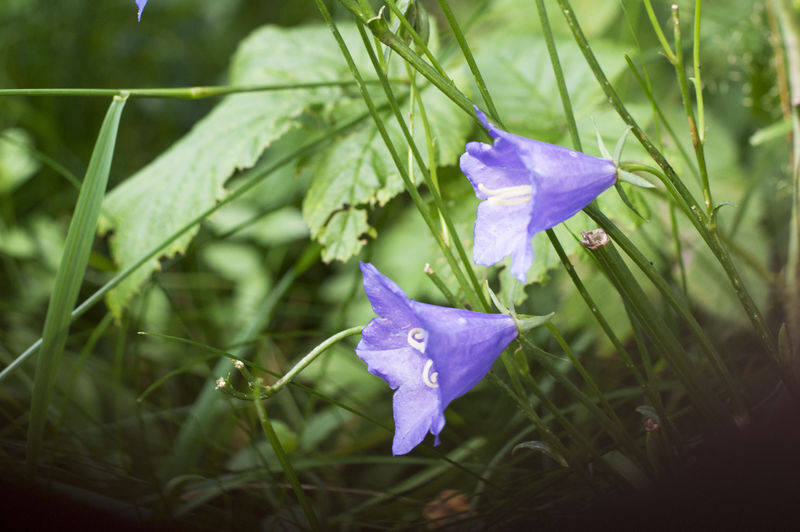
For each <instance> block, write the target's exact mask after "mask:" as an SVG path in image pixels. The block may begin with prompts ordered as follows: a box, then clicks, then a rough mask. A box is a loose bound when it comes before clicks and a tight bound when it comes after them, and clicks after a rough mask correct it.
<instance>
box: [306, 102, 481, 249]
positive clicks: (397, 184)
mask: <svg viewBox="0 0 800 532" xmlns="http://www.w3.org/2000/svg"><path fill="white" fill-rule="evenodd" d="M422 100H423V103H424V105H425V111H426V114H427V117H428V121H429V122H430V125H431V130H432V136H433V138H434V144H435V147H434V149H435V150H436V151H435V159H436V160H438V161H439V162H440V163H441V164H455V163H456V161H457V159H458V156H459V155H460V154H461V152H462V151H463V149H464V143H465V140H466V135H467V133H468V131H469V130H470V128H471V120H470V117H469V116H467V115H465V114H464V113H463V112H461V111H460V110H459V109H458V108H457V107H456V106H455V105H454V104H452V103H451V102H450V101H449V100H448V99H447V98H445V97H444V96H443V95H442V94H441V93H439V92H438V91H437V90H435V89H433V88H428V89H425V90H424V91H423V92H422ZM406 109H407V107H406ZM415 111H416V110H415ZM403 115H404V116H408V110H406V111H405V112H404V113H403ZM383 116H384V117H385V124H386V126H387V130H388V132H389V136H390V138H391V139H392V142H393V143H394V145H395V148H396V149H398V151H400V153H403V154H405V153H407V150H408V147H407V145H406V143H405V140H404V138H403V136H402V133H401V131H400V126H399V125H398V124H397V122H396V121H395V119H394V118H393V117H392V116H390V115H389V114H388V113H384V114H383ZM414 124H415V130H414V140H415V143H416V144H417V147H418V148H419V149H420V150H421V151H422V152H423V153H425V152H424V150H425V141H424V133H423V131H422V125H421V124H422V121H421V118H420V117H419V113H418V112H415V114H414ZM421 180H422V179H421V177H420V176H419V173H418V172H417V182H418V183H419V182H420V181H421ZM403 190H404V186H403V182H402V180H401V178H400V173H399V172H398V170H397V168H396V167H395V165H394V162H393V161H392V158H391V156H390V155H389V150H388V149H387V148H386V145H385V143H384V141H383V139H382V138H381V136H380V135H379V134H378V131H377V129H376V128H375V125H374V123H373V122H372V121H369V122H367V123H364V124H363V125H362V126H361V127H360V128H357V129H355V130H353V131H352V132H351V133H350V134H349V135H346V136H345V137H343V138H341V139H340V140H338V141H337V142H334V143H333V144H332V145H331V146H330V147H328V148H327V149H326V150H325V152H324V153H323V154H322V155H321V156H320V157H319V159H318V163H317V166H316V168H315V171H314V180H313V182H312V184H311V187H310V188H309V190H308V194H307V195H306V198H305V201H304V202H303V216H304V217H305V219H306V222H307V223H308V226H309V228H310V229H311V235H312V237H314V238H316V239H318V240H319V242H320V243H321V244H323V245H324V246H326V249H325V251H323V254H322V258H323V260H325V261H326V262H327V261H330V260H334V259H337V260H342V261H345V260H347V259H349V258H350V257H352V256H354V255H355V254H356V253H358V251H359V250H360V249H361V247H362V246H363V244H364V243H363V242H362V241H361V235H362V234H364V233H367V232H370V231H371V228H370V227H369V225H367V222H366V216H364V219H363V223H360V222H361V218H360V216H359V217H357V218H354V219H350V218H349V217H347V218H345V219H342V216H344V215H343V214H342V213H341V212H340V211H341V210H342V209H344V211H350V210H352V209H355V208H358V207H363V206H366V207H372V206H374V205H384V204H385V203H386V202H387V201H389V200H390V199H392V198H393V197H395V196H396V195H397V194H399V193H400V192H402V191H403ZM345 221H347V222H348V223H345ZM355 222H359V223H355ZM332 224H335V226H334V227H332ZM343 229H346V232H341V231H342V230H343ZM331 246H334V247H335V248H336V249H335V250H334V249H330V247H331Z"/></svg>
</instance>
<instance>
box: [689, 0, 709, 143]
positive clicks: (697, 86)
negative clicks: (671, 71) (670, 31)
mask: <svg viewBox="0 0 800 532" xmlns="http://www.w3.org/2000/svg"><path fill="white" fill-rule="evenodd" d="M701 4H702V1H701V0H695V2H694V36H693V42H692V68H693V70H694V79H692V83H693V84H694V93H695V101H696V102H697V135H698V140H699V141H700V144H705V141H706V118H705V117H706V113H705V106H704V105H703V81H702V78H701V77H700V5H701Z"/></svg>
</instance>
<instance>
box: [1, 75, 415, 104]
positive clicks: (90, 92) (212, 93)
mask: <svg viewBox="0 0 800 532" xmlns="http://www.w3.org/2000/svg"><path fill="white" fill-rule="evenodd" d="M377 82H378V80H376V79H368V80H364V83H377ZM392 82H394V83H407V82H408V80H404V79H392ZM349 85H355V81H353V80H342V81H310V82H306V83H274V84H269V85H219V86H200V87H178V88H159V89H0V96H95V97H103V98H108V97H109V96H120V95H122V94H128V95H130V96H131V97H135V98H178V99H185V100H197V99H200V98H216V97H218V96H226V95H228V94H240V93H245V92H269V91H284V90H297V89H315V88H318V87H346V86H349Z"/></svg>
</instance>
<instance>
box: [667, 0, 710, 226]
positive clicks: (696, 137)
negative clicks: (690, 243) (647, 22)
mask: <svg viewBox="0 0 800 532" xmlns="http://www.w3.org/2000/svg"><path fill="white" fill-rule="evenodd" d="M698 5H699V4H698ZM672 24H673V29H674V34H675V61H674V62H673V65H674V66H675V74H676V75H677V78H678V86H679V87H680V91H681V99H682V100H683V109H684V111H685V113H686V121H687V123H688V124H689V135H690V136H691V139H692V146H693V147H694V153H695V158H696V159H697V169H698V170H699V172H700V184H701V186H702V187H703V198H704V201H705V206H706V217H707V221H708V226H709V229H710V230H711V231H713V230H714V229H715V227H716V217H715V216H714V202H713V201H712V199H711V185H710V183H709V179H708V168H707V167H706V156H705V148H704V146H703V140H702V136H701V135H700V133H699V132H698V129H697V122H696V121H695V116H694V108H693V106H692V99H691V97H690V96H689V80H688V79H687V78H686V65H685V64H684V61H683V43H682V42H681V21H680V14H679V11H678V6H677V4H673V5H672ZM696 24H697V25H699V24H700V23H699V19H698V21H696ZM699 46H700V45H699V44H698V43H695V47H696V48H697V47H699ZM698 53H699V52H698ZM698 58H699V56H698ZM696 68H699V60H698V64H697V65H696ZM696 89H697V91H700V92H702V87H696Z"/></svg>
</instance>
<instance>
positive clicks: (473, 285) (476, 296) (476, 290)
mask: <svg viewBox="0 0 800 532" xmlns="http://www.w3.org/2000/svg"><path fill="white" fill-rule="evenodd" d="M318 4H319V0H318ZM320 9H323V8H322V7H320ZM323 16H324V17H330V15H329V14H327V15H325V14H324V15H323ZM327 20H330V22H329V24H330V25H331V29H332V31H335V36H338V37H337V41H339V39H341V36H340V35H339V33H338V29H337V28H336V26H335V24H334V23H333V20H332V19H329V18H328V19H327ZM356 26H357V27H358V31H359V33H360V34H361V38H362V40H363V42H364V45H365V47H366V48H367V53H368V54H369V57H370V59H371V60H372V64H373V66H374V67H375V71H376V73H377V74H378V77H379V79H380V80H381V82H382V83H381V84H382V85H383V90H384V92H385V93H386V97H387V99H388V101H389V105H390V107H391V109H392V111H393V112H394V115H395V118H396V120H397V123H398V125H399V126H400V129H401V130H402V132H403V135H404V136H405V138H406V143H407V144H408V146H409V147H410V148H411V150H412V151H413V153H414V158H415V159H416V161H417V164H418V166H419V167H420V171H421V173H422V176H423V178H424V180H425V184H426V185H427V187H428V190H429V191H430V194H431V196H432V197H433V201H434V204H435V205H436V208H437V210H438V211H439V212H440V213H441V214H442V217H443V218H444V220H445V223H446V224H447V229H448V233H449V235H451V237H452V238H451V241H452V242H453V244H454V245H455V248H456V252H457V253H458V255H459V258H460V259H461V261H462V264H463V265H464V267H465V269H466V272H467V278H465V277H464V273H463V271H462V270H461V269H460V268H459V267H458V264H457V262H456V260H455V257H454V256H453V254H452V251H451V250H450V248H449V247H448V246H447V243H446V242H445V241H444V238H443V237H442V235H441V234H440V233H439V231H438V230H437V227H436V224H435V222H434V220H433V217H432V216H431V215H430V212H429V211H428V209H427V208H426V206H425V204H424V202H423V200H422V197H421V196H420V194H419V191H418V190H417V187H416V186H415V185H414V184H413V182H412V180H411V178H410V176H409V175H408V172H407V171H406V169H405V168H404V167H403V166H402V163H401V162H400V160H399V157H396V151H395V149H394V145H393V143H392V140H391V138H390V137H389V135H388V133H387V132H386V128H385V126H384V125H383V122H382V121H381V120H380V117H379V116H378V115H377V112H376V113H375V114H374V115H373V116H374V118H375V123H376V125H377V127H378V130H379V132H380V134H381V136H382V137H383V140H384V142H385V143H386V146H387V148H389V151H390V153H393V155H392V158H393V159H394V162H395V165H396V166H397V169H398V171H399V172H400V176H401V177H402V178H403V182H404V183H405V185H406V189H407V190H408V192H409V194H410V195H411V196H412V199H413V200H414V203H415V204H416V206H417V209H418V210H419V211H420V213H421V214H422V215H423V218H424V219H425V223H426V224H428V227H429V229H430V230H431V233H432V234H433V236H434V238H435V239H436V242H437V243H438V244H439V247H440V248H441V250H442V252H443V253H445V256H446V258H447V260H448V263H449V264H450V267H451V269H452V270H453V273H454V274H455V275H456V278H457V279H458V281H459V284H461V286H462V288H463V290H464V292H465V294H466V295H467V297H468V298H470V299H471V302H472V304H473V305H475V307H474V308H475V309H476V310H480V311H483V312H486V311H488V309H489V303H488V301H486V296H485V295H484V292H483V290H482V289H481V285H480V282H479V281H478V278H477V276H476V275H475V270H474V269H473V268H472V261H471V260H470V259H469V257H468V256H467V252H466V250H465V249H464V245H463V243H462V242H461V239H460V238H459V237H458V232H457V231H456V228H455V226H454V225H453V223H452V221H451V220H450V218H449V217H448V216H447V209H446V207H445V205H444V201H443V200H442V197H441V195H440V194H439V191H438V190H437V188H436V186H435V185H434V183H433V182H432V181H431V176H430V173H429V172H428V169H427V167H426V165H425V160H424V159H423V158H422V155H421V154H420V152H419V149H417V145H416V142H414V138H413V137H412V135H411V133H410V132H409V130H408V127H407V126H406V123H405V121H404V120H403V116H402V113H401V111H400V107H399V105H398V103H397V99H396V98H395V96H394V92H393V91H392V88H391V85H390V84H389V80H388V78H386V76H385V74H384V73H383V72H382V71H381V70H380V69H379V68H378V64H377V58H376V55H375V51H374V49H373V48H372V46H371V45H370V42H369V38H368V37H367V34H366V31H365V30H364V25H363V24H361V23H359V21H358V19H356ZM339 42H340V47H341V49H342V53H343V54H345V59H346V60H347V62H348V64H349V65H350V68H351V70H352V72H353V75H354V76H356V77H357V79H360V77H361V75H360V73H359V72H358V68H357V67H356V65H355V63H354V62H353V58H352V56H351V55H350V52H349V50H347V47H346V45H345V44H344V41H343V40H342V41H339ZM362 96H363V98H364V101H365V102H367V106H368V107H369V108H370V109H374V104H373V103H372V98H371V96H370V95H369V92H368V91H367V90H366V87H362ZM467 279H468V281H467ZM470 296H471V297H470Z"/></svg>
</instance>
